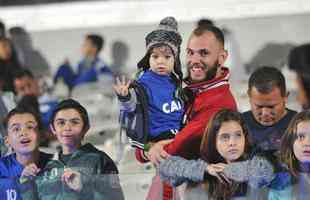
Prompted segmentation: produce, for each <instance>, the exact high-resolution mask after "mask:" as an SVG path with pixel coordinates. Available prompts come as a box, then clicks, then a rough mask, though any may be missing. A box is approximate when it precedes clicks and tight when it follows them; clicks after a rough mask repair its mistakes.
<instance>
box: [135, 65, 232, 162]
mask: <svg viewBox="0 0 310 200" xmlns="http://www.w3.org/2000/svg"><path fill="white" fill-rule="evenodd" d="M228 80H229V69H228V68H225V67H223V68H222V74H221V76H219V77H217V78H214V79H212V80H210V81H205V82H199V83H194V84H191V83H190V84H189V85H188V86H187V89H189V90H190V91H191V92H192V93H193V95H194V101H193V102H192V103H190V104H189V105H188V106H187V108H186V112H185V116H184V120H185V127H184V128H183V129H182V130H181V131H179V132H178V134H176V136H175V138H174V140H173V141H172V142H171V143H169V144H167V145H166V146H165V147H164V149H165V150H166V152H167V153H168V154H170V155H178V156H182V157H184V158H186V159H198V158H199V157H200V156H199V155H200V142H201V139H202V135H203V132H204V130H205V128H206V125H207V123H208V122H209V120H210V118H211V117H212V116H213V115H214V114H215V113H216V112H218V111H219V110H221V109H223V108H227V109H232V110H237V104H236V101H235V99H234V97H233V95H232V93H231V91H230V88H229V87H230V85H229V82H228ZM136 158H137V159H138V160H139V161H141V162H146V161H147V159H146V157H145V155H144V153H143V151H142V150H137V151H136Z"/></svg>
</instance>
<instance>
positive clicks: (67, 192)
mask: <svg viewBox="0 0 310 200" xmlns="http://www.w3.org/2000/svg"><path fill="white" fill-rule="evenodd" d="M61 157H62V155H61V152H60V153H56V154H55V155H54V158H53V159H52V160H51V161H50V162H48V163H47V165H46V167H45V168H44V170H43V172H42V173H41V174H40V175H39V176H37V177H36V178H35V179H34V181H27V182H26V184H24V185H22V187H21V190H22V191H23V192H22V197H23V199H42V200H58V199H66V200H71V199H72V200H73V199H83V200H88V199H89V200H90V199H91V200H93V199H117V200H118V199H124V197H123V192H122V189H121V186H120V183H119V177H118V170H117V168H116V166H115V164H114V162H113V160H112V159H111V158H110V157H109V156H108V155H107V154H105V153H104V152H102V151H99V150H98V149H96V148H95V147H94V146H93V145H91V144H85V145H83V146H82V147H80V148H79V149H78V150H76V151H75V152H74V153H73V154H71V155H69V156H66V159H61ZM63 160H66V161H63ZM66 168H70V169H71V170H73V171H76V172H78V173H79V174H80V183H81V186H82V187H81V190H79V191H74V190H73V189H71V188H70V187H68V185H67V184H65V183H64V182H63V181H62V180H61V177H62V175H63V173H64V170H65V169H66ZM77 184H78V183H77Z"/></svg>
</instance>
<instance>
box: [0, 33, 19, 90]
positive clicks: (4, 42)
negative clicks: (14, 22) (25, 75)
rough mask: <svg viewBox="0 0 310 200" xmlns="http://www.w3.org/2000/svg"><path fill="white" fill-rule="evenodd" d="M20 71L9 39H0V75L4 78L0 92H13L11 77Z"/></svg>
mask: <svg viewBox="0 0 310 200" xmlns="http://www.w3.org/2000/svg"><path fill="white" fill-rule="evenodd" d="M18 69H20V64H19V62H18V60H17V57H16V54H15V53H14V51H13V49H12V45H11V42H10V40H9V39H7V38H5V37H0V73H1V74H2V75H1V77H4V81H3V85H2V90H3V91H14V86H13V75H14V73H15V72H16V71H17V70H18Z"/></svg>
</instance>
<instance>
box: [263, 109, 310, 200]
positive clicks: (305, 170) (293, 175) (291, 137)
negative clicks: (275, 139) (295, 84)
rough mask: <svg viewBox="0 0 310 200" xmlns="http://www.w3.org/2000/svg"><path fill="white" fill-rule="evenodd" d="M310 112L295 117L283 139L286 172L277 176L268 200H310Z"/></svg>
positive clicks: (283, 159)
mask: <svg viewBox="0 0 310 200" xmlns="http://www.w3.org/2000/svg"><path fill="white" fill-rule="evenodd" d="M309 130H310V111H309V110H304V111H302V112H300V113H298V114H296V115H295V117H294V118H293V119H292V121H291V123H290V124H289V127H288V129H287V131H286V132H285V134H284V135H283V138H282V143H281V161H282V162H283V164H284V165H285V171H282V172H280V173H277V175H276V178H275V179H274V181H273V183H272V184H271V188H272V189H271V191H270V192H269V198H268V199H281V200H282V199H283V200H290V199H309V196H310V182H309V176H310V132H309Z"/></svg>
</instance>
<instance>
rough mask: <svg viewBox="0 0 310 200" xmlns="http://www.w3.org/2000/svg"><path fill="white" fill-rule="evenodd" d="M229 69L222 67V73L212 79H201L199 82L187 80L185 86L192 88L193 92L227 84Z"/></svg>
mask: <svg viewBox="0 0 310 200" xmlns="http://www.w3.org/2000/svg"><path fill="white" fill-rule="evenodd" d="M229 76H230V73H229V69H228V68H226V67H222V74H221V75H220V76H218V77H216V78H214V79H212V80H208V81H202V82H199V83H190V82H187V84H188V85H187V87H188V88H189V89H190V90H192V91H193V92H194V93H196V92H198V93H200V92H203V91H206V90H209V89H213V88H216V87H219V86H222V85H228V84H229V83H228V80H229Z"/></svg>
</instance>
